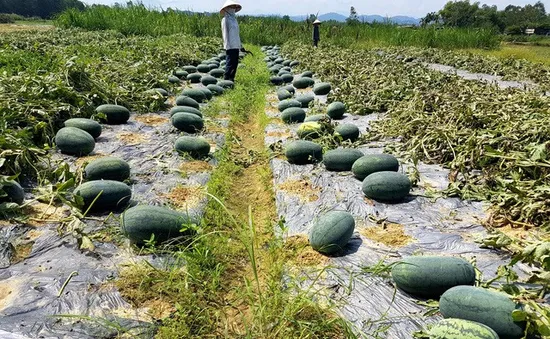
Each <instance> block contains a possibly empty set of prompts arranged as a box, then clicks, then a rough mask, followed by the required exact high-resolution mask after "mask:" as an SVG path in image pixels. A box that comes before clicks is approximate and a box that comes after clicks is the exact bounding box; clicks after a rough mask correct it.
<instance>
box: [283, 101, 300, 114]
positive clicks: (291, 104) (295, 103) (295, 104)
mask: <svg viewBox="0 0 550 339" xmlns="http://www.w3.org/2000/svg"><path fill="white" fill-rule="evenodd" d="M291 107H297V108H301V107H302V103H300V102H299V101H296V100H294V99H286V100H283V101H281V102H280V103H279V105H278V106H277V108H278V109H279V112H283V111H284V110H286V109H287V108H291Z"/></svg>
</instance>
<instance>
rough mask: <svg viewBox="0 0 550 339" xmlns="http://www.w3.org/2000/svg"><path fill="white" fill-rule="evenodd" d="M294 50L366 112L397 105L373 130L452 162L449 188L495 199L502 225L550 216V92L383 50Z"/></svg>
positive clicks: (404, 148)
mask: <svg viewBox="0 0 550 339" xmlns="http://www.w3.org/2000/svg"><path fill="white" fill-rule="evenodd" d="M284 51H285V53H286V54H287V55H289V56H290V57H292V58H295V59H299V60H301V61H302V62H303V65H304V67H307V68H309V69H311V70H312V71H314V72H316V73H317V74H318V75H319V76H320V77H321V78H323V79H324V80H328V81H330V82H332V83H333V84H334V85H335V86H336V87H338V88H340V90H338V91H337V92H336V95H334V96H333V97H332V100H341V101H344V102H346V103H347V104H348V106H349V108H350V109H351V110H352V111H353V112H355V113H359V114H368V113H372V112H387V113H388V114H387V118H386V119H383V120H381V121H379V122H377V123H375V124H374V127H373V130H371V131H370V137H371V138H387V137H396V138H400V139H401V141H402V143H399V144H396V148H397V149H396V150H395V151H397V152H399V153H401V154H404V155H407V156H408V157H409V158H411V159H413V160H418V159H421V160H424V161H426V162H428V163H439V164H443V165H445V166H446V167H448V168H450V169H451V171H452V174H451V178H450V179H451V182H452V183H451V186H450V187H449V189H448V193H449V194H451V195H455V194H456V195H459V196H461V197H462V198H465V199H480V200H487V201H490V202H491V203H492V204H493V206H494V213H495V217H494V218H493V224H494V225H499V226H502V225H505V224H512V225H514V226H520V225H521V226H526V227H533V226H539V227H543V228H548V227H549V226H550V223H549V222H548V220H549V215H548V211H550V209H549V207H550V206H549V205H548V202H549V201H550V200H549V199H548V198H549V195H548V187H549V185H550V182H549V181H548V178H549V177H550V176H549V175H548V174H549V173H548V168H550V167H549V164H550V162H549V160H550V158H549V157H548V143H547V140H548V137H549V135H548V131H547V128H545V127H544V126H546V125H547V124H548V123H550V121H549V120H548V119H549V117H548V114H547V112H548V109H549V107H550V101H549V99H548V98H547V97H543V96H541V95H540V94H539V93H536V92H526V91H522V90H513V89H509V90H500V89H498V88H497V87H496V86H493V85H487V84H483V83H480V82H474V81H467V80H463V79H461V78H459V77H457V76H454V75H447V74H442V73H439V72H435V71H429V70H427V69H426V68H425V67H423V66H422V65H419V64H411V63H410V62H409V61H410V60H407V59H406V58H404V59H398V58H396V57H395V55H391V54H382V55H380V54H378V53H376V52H375V51H362V50H350V49H339V50H335V49H333V48H321V49H318V50H315V51H312V50H311V49H310V48H307V47H304V46H300V45H299V44H297V43H289V44H287V45H286V46H285V47H284ZM327 55H330V57H327ZM381 74H383V76H380V75H381Z"/></svg>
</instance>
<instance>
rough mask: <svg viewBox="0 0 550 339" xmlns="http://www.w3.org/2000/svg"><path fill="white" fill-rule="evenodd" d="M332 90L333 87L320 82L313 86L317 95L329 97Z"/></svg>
mask: <svg viewBox="0 0 550 339" xmlns="http://www.w3.org/2000/svg"><path fill="white" fill-rule="evenodd" d="M331 90H332V87H331V86H330V84H329V83H328V82H320V83H318V84H315V86H313V93H315V95H327V94H329V93H330V91H331Z"/></svg>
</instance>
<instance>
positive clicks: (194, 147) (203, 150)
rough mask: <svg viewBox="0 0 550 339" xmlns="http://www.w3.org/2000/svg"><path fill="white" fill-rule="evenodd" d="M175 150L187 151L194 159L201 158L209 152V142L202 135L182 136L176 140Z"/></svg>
mask: <svg viewBox="0 0 550 339" xmlns="http://www.w3.org/2000/svg"><path fill="white" fill-rule="evenodd" d="M175 148H176V151H178V152H181V153H187V154H189V155H190V156H191V157H193V158H196V159H202V158H205V157H207V156H208V154H209V153H210V144H209V143H208V141H206V139H205V138H203V137H189V136H183V137H180V138H178V139H177V140H176V145H175Z"/></svg>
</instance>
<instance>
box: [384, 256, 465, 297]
mask: <svg viewBox="0 0 550 339" xmlns="http://www.w3.org/2000/svg"><path fill="white" fill-rule="evenodd" d="M391 274H392V278H393V281H394V282H395V284H396V285H397V287H399V289H401V290H403V291H405V292H407V293H409V294H412V295H415V296H420V297H425V298H433V299H437V298H439V297H440V296H441V295H442V294H443V293H444V292H445V291H447V290H448V289H450V288H452V287H455V286H459V285H470V286H471V285H474V283H475V281H476V272H475V270H474V267H473V266H472V264H470V263H469V262H468V261H466V260H464V259H462V258H454V257H436V256H413V257H406V258H403V259H402V260H401V261H399V262H398V263H397V264H395V265H394V266H393V268H392V272H391Z"/></svg>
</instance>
